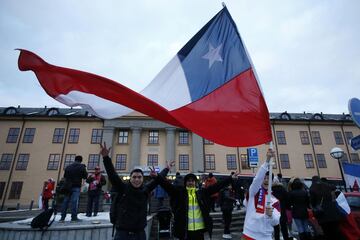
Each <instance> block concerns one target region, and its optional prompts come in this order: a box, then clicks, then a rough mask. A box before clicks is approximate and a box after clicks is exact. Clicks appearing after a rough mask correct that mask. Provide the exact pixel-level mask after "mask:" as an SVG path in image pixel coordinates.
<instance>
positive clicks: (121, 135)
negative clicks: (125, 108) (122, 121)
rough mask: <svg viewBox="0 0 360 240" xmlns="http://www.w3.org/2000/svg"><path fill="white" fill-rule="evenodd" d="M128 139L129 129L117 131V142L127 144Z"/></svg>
mask: <svg viewBox="0 0 360 240" xmlns="http://www.w3.org/2000/svg"><path fill="white" fill-rule="evenodd" d="M128 139H129V131H120V132H119V143H120V144H127V143H128Z"/></svg>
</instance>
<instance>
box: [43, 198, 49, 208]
mask: <svg viewBox="0 0 360 240" xmlns="http://www.w3.org/2000/svg"><path fill="white" fill-rule="evenodd" d="M42 202H43V209H45V210H47V209H49V199H48V198H43V199H42Z"/></svg>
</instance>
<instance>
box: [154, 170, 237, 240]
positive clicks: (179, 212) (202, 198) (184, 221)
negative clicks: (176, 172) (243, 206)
mask: <svg viewBox="0 0 360 240" xmlns="http://www.w3.org/2000/svg"><path fill="white" fill-rule="evenodd" d="M166 170H167V171H168V169H166ZM166 174H167V172H166ZM186 179H187V178H186V177H185V178H184V181H185V180H186ZM231 181H232V179H231V177H228V178H226V179H225V180H224V181H220V182H217V183H216V184H215V185H212V186H210V187H208V188H202V189H198V190H196V198H197V201H198V204H199V207H200V210H201V214H202V217H203V220H204V223H205V229H204V232H209V235H210V236H211V234H212V229H213V221H212V218H211V216H210V204H209V200H210V196H211V195H212V194H214V193H216V192H219V191H220V190H221V189H222V188H224V187H225V186H227V185H229V184H230V183H231ZM159 184H160V185H161V187H163V188H164V189H165V191H166V192H167V193H168V194H169V196H170V204H171V208H172V211H173V213H174V236H175V237H177V238H180V239H184V238H185V237H186V234H187V226H188V203H189V200H188V192H187V189H186V183H185V182H184V186H174V185H172V184H171V183H170V182H169V181H167V180H166V179H165V178H164V177H163V175H162V176H160V178H159Z"/></svg>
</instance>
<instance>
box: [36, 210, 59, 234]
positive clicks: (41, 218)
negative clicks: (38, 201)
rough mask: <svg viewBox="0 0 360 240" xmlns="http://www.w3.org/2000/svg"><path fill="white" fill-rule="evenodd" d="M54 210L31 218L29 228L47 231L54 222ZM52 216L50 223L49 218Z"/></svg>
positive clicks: (45, 211)
mask: <svg viewBox="0 0 360 240" xmlns="http://www.w3.org/2000/svg"><path fill="white" fill-rule="evenodd" d="M54 213H55V210H54V209H53V208H49V209H47V210H44V211H43V212H41V213H40V214H39V215H37V216H36V217H34V218H33V220H32V221H31V227H32V228H39V229H40V230H42V231H45V230H47V229H48V228H49V227H50V226H51V224H52V223H53V222H54V220H55V215H56V214H54ZM53 214H54V218H53V220H51V221H50V218H51V216H52V215H53Z"/></svg>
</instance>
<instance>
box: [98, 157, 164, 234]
mask: <svg viewBox="0 0 360 240" xmlns="http://www.w3.org/2000/svg"><path fill="white" fill-rule="evenodd" d="M104 166H105V170H106V172H107V174H108V176H109V180H110V182H111V184H112V189H113V191H115V192H116V193H117V194H119V195H120V201H119V202H118V205H117V206H116V223H115V227H116V228H117V229H121V230H125V231H129V232H139V231H142V230H144V228H145V226H146V215H147V202H148V199H149V196H150V193H151V191H152V190H153V189H154V188H155V187H156V185H157V179H158V178H159V177H157V178H155V179H152V180H151V181H149V182H148V183H146V184H143V185H142V186H141V187H139V188H134V187H133V186H132V185H131V184H130V183H124V182H123V181H122V180H121V179H120V177H119V176H118V175H117V173H116V171H115V169H114V165H113V163H112V162H111V158H109V157H104ZM163 172H164V170H163V171H162V172H161V173H160V174H163Z"/></svg>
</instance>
